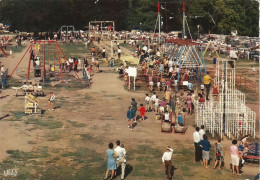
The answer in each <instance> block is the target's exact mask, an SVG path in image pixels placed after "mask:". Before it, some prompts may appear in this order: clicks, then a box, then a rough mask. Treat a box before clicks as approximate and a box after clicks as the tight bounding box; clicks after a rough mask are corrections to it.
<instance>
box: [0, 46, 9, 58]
mask: <svg viewBox="0 0 260 180" xmlns="http://www.w3.org/2000/svg"><path fill="white" fill-rule="evenodd" d="M0 55H2V56H4V57H6V56H7V53H6V52H5V50H4V48H3V47H0Z"/></svg>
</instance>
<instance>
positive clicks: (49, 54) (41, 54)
mask: <svg viewBox="0 0 260 180" xmlns="http://www.w3.org/2000/svg"><path fill="white" fill-rule="evenodd" d="M26 54H29V62H28V67H27V72H26V82H27V81H28V79H29V78H30V73H31V69H32V68H33V72H34V77H35V78H37V77H39V78H42V81H43V82H44V81H45V79H46V77H47V73H46V70H49V74H48V75H49V77H60V80H61V82H64V80H63V79H64V76H63V70H62V64H61V58H62V57H63V58H64V59H65V60H66V61H67V58H66V56H65V54H64V52H63V51H62V50H61V48H60V46H59V44H58V43H57V41H54V40H49V41H45V40H37V41H32V42H31V44H30V46H29V47H28V48H27V50H26V52H25V53H24V55H23V56H22V58H21V59H20V60H19V61H18V64H17V65H16V67H15V68H14V70H13V71H12V73H11V74H10V76H9V78H8V80H9V79H10V78H11V77H12V75H13V74H14V72H15V71H16V70H17V68H18V66H19V65H20V64H21V62H22V61H23V59H24V57H25V56H26ZM35 56H38V57H37V58H35ZM37 61H38V62H37ZM32 65H33V67H32ZM56 69H57V70H56ZM71 69H73V71H74V74H75V76H76V78H77V79H79V80H80V78H79V76H78V74H77V72H76V71H75V70H74V68H73V67H71ZM50 79H51V78H50Z"/></svg>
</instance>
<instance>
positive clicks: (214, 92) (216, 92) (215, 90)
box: [212, 84, 219, 101]
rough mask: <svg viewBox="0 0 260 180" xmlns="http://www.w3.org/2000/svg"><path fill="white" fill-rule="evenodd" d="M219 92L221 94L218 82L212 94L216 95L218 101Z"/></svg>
mask: <svg viewBox="0 0 260 180" xmlns="http://www.w3.org/2000/svg"><path fill="white" fill-rule="evenodd" d="M218 94H219V92H218V86H217V85H216V84H214V87H213V92H212V95H213V96H214V97H216V100H217V101H218Z"/></svg>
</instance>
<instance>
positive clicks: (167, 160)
mask: <svg viewBox="0 0 260 180" xmlns="http://www.w3.org/2000/svg"><path fill="white" fill-rule="evenodd" d="M172 153H173V149H172V148H171V147H170V146H168V147H167V148H166V152H165V153H163V156H162V162H163V165H164V166H165V169H166V174H167V179H171V176H172V173H171V171H172V161H171V160H172Z"/></svg>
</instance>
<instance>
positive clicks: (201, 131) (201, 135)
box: [199, 125, 205, 140]
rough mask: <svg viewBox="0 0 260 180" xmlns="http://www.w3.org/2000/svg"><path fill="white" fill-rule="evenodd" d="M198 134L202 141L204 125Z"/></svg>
mask: <svg viewBox="0 0 260 180" xmlns="http://www.w3.org/2000/svg"><path fill="white" fill-rule="evenodd" d="M200 128H201V129H200V130H199V134H200V140H203V135H204V134H205V130H204V125H201V126H200Z"/></svg>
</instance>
